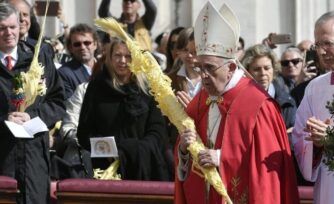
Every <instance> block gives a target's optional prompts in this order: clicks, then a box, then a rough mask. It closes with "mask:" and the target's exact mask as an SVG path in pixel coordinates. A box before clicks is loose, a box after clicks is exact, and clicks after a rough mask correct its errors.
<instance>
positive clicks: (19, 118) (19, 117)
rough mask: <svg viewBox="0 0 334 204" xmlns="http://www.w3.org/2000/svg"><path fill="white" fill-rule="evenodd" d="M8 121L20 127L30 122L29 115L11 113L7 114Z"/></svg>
mask: <svg viewBox="0 0 334 204" xmlns="http://www.w3.org/2000/svg"><path fill="white" fill-rule="evenodd" d="M8 120H9V121H11V122H14V123H16V124H19V125H22V124H23V123H25V122H27V121H29V120H30V115H29V114H28V113H25V112H11V113H9V114H8Z"/></svg>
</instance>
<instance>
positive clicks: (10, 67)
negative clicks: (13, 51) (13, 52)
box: [6, 55, 13, 71]
mask: <svg viewBox="0 0 334 204" xmlns="http://www.w3.org/2000/svg"><path fill="white" fill-rule="evenodd" d="M6 62H7V69H8V70H9V71H11V70H12V69H13V63H12V56H10V55H8V56H6Z"/></svg>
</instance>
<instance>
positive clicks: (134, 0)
mask: <svg viewBox="0 0 334 204" xmlns="http://www.w3.org/2000/svg"><path fill="white" fill-rule="evenodd" d="M128 1H130V2H131V3H133V2H136V1H137V0H123V3H126V2H128Z"/></svg>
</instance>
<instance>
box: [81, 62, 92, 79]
mask: <svg viewBox="0 0 334 204" xmlns="http://www.w3.org/2000/svg"><path fill="white" fill-rule="evenodd" d="M82 65H83V66H84V67H85V69H86V71H87V73H88V75H89V76H91V75H92V68H91V67H90V66H88V65H86V64H82Z"/></svg>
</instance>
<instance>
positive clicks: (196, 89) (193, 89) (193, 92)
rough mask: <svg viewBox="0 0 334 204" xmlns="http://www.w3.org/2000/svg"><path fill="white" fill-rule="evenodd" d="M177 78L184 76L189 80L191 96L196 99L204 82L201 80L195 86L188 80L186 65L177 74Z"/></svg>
mask: <svg viewBox="0 0 334 204" xmlns="http://www.w3.org/2000/svg"><path fill="white" fill-rule="evenodd" d="M176 75H177V76H182V77H184V78H185V79H186V80H187V86H188V89H189V93H188V94H189V96H190V97H194V96H195V95H196V94H197V93H198V92H199V90H200V89H201V85H202V80H200V81H199V82H198V83H197V84H193V83H192V81H191V80H190V79H189V78H188V76H187V73H186V67H185V66H184V65H182V66H181V68H180V69H179V71H178V72H177V73H176Z"/></svg>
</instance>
